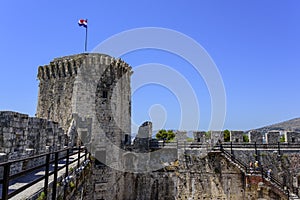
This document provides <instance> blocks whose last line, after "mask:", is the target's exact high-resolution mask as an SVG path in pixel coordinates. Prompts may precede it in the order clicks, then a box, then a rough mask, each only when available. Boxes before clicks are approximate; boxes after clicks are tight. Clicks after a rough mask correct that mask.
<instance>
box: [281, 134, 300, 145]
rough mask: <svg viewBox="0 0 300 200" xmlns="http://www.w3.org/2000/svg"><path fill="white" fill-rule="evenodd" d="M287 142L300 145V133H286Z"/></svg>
mask: <svg viewBox="0 0 300 200" xmlns="http://www.w3.org/2000/svg"><path fill="white" fill-rule="evenodd" d="M284 136H285V142H287V143H290V144H300V132H294V131H293V132H292V131H287V132H285V133H284Z"/></svg>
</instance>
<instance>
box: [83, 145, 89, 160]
mask: <svg viewBox="0 0 300 200" xmlns="http://www.w3.org/2000/svg"><path fill="white" fill-rule="evenodd" d="M87 154H88V150H87V148H86V147H85V149H84V161H86V159H87Z"/></svg>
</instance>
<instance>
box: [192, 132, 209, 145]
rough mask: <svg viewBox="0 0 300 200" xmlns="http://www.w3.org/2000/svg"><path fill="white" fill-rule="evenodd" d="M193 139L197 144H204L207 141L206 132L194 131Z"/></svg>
mask: <svg viewBox="0 0 300 200" xmlns="http://www.w3.org/2000/svg"><path fill="white" fill-rule="evenodd" d="M193 137H194V141H195V142H200V143H204V142H205V141H206V132H205V131H194V132H193Z"/></svg>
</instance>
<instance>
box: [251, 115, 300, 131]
mask: <svg viewBox="0 0 300 200" xmlns="http://www.w3.org/2000/svg"><path fill="white" fill-rule="evenodd" d="M254 130H256V131H260V132H268V131H272V130H278V131H299V132H300V118H295V119H291V120H288V121H284V122H280V123H276V124H273V125H269V126H264V127H262V128H258V129H254Z"/></svg>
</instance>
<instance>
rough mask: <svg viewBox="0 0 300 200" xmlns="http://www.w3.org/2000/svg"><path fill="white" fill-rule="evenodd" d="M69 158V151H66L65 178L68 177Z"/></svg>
mask: <svg viewBox="0 0 300 200" xmlns="http://www.w3.org/2000/svg"><path fill="white" fill-rule="evenodd" d="M69 156H70V149H69V148H68V149H67V158H66V175H65V177H67V176H69Z"/></svg>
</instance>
